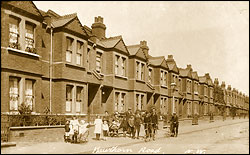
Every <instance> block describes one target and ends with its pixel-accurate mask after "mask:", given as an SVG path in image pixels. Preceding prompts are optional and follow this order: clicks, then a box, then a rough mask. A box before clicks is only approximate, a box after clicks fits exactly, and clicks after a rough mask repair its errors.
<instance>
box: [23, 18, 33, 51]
mask: <svg viewBox="0 0 250 155" xmlns="http://www.w3.org/2000/svg"><path fill="white" fill-rule="evenodd" d="M34 28H35V26H34V24H31V23H29V22H26V23H25V30H26V32H25V51H27V52H32V50H33V48H34V43H35V41H34Z"/></svg>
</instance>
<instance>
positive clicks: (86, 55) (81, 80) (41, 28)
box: [1, 1, 249, 118]
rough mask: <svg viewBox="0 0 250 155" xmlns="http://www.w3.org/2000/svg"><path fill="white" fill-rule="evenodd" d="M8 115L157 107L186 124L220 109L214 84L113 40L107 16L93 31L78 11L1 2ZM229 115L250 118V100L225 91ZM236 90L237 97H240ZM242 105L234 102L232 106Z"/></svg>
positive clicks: (3, 94) (142, 44)
mask: <svg viewBox="0 0 250 155" xmlns="http://www.w3.org/2000/svg"><path fill="white" fill-rule="evenodd" d="M1 3H2V5H1V22H2V24H1V32H2V33H1V82H2V85H1V112H2V113H17V112H18V107H19V106H20V104H21V103H26V104H27V105H29V107H30V109H31V110H32V113H34V114H41V113H44V112H45V111H46V110H49V111H50V112H51V113H54V114H67V115H76V114H77V115H87V114H103V113H104V112H105V111H108V112H110V113H113V112H115V111H118V112H121V113H122V112H125V111H126V110H127V109H128V108H132V110H133V111H135V110H137V109H139V110H149V109H150V108H151V107H153V106H154V107H156V109H157V112H158V113H159V114H161V115H171V114H172V113H173V112H176V113H177V114H178V115H179V116H180V117H182V118H186V117H188V116H192V115H193V114H194V113H198V114H199V115H200V116H203V115H207V114H208V113H209V112H213V111H216V107H215V104H214V99H213V98H214V95H213V94H214V92H213V87H214V85H213V81H212V80H211V78H210V76H209V74H205V76H198V74H197V72H194V71H193V70H192V68H191V65H188V66H187V68H186V69H180V68H178V67H177V65H176V62H175V60H174V59H173V56H172V55H168V58H167V59H165V57H164V56H160V57H154V56H151V55H150V54H149V53H150V49H149V47H148V46H147V42H146V41H140V44H136V45H130V46H127V45H126V44H125V42H124V41H123V39H122V36H115V37H110V38H107V37H106V33H105V30H106V26H105V24H104V22H103V18H102V17H100V16H98V17H95V19H94V23H93V24H92V26H91V28H90V27H88V26H85V25H82V24H81V22H80V20H79V19H78V17H77V14H76V13H73V14H69V15H63V16H61V15H58V14H57V13H55V12H54V11H52V10H48V11H47V12H44V11H42V10H39V9H37V7H36V6H35V5H34V3H33V2H31V1H8V2H7V1H6V2H1ZM221 88H222V90H223V92H224V94H225V98H224V99H225V101H226V105H225V106H226V107H227V112H228V114H229V113H230V108H231V107H235V108H237V109H238V110H237V112H238V113H244V112H248V109H249V108H248V107H249V101H248V100H247V99H248V97H247V96H245V95H244V94H242V93H237V91H236V90H231V88H230V87H228V89H226V88H225V86H223V85H221ZM232 92H233V93H232ZM231 99H234V102H231Z"/></svg>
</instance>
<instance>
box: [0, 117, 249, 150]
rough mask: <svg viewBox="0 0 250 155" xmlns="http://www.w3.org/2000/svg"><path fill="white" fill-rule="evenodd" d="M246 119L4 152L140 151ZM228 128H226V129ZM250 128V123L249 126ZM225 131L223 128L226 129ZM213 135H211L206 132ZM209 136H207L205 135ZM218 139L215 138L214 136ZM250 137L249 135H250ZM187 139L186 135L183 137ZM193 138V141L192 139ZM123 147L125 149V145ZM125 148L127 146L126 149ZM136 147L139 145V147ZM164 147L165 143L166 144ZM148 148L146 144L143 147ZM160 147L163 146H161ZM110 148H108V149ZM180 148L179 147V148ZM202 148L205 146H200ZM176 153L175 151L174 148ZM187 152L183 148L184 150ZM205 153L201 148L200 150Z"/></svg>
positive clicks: (188, 124)
mask: <svg viewBox="0 0 250 155" xmlns="http://www.w3.org/2000/svg"><path fill="white" fill-rule="evenodd" d="M242 123H247V124H248V123H249V119H248V118H247V119H243V118H242V119H238V118H236V119H234V120H232V119H227V120H225V121H222V120H215V122H211V123H209V121H207V120H200V121H199V124H198V125H191V124H192V121H191V120H187V121H181V122H180V125H179V135H178V137H168V136H167V131H166V130H165V129H162V124H161V125H160V126H159V128H160V130H158V132H157V135H156V141H150V142H145V141H144V139H143V136H144V130H143V128H142V129H141V133H140V135H141V137H140V139H131V138H129V137H126V138H125V137H108V139H107V141H104V140H100V141H97V140H94V139H92V138H94V135H93V134H90V136H89V141H88V142H87V143H81V144H71V143H65V142H63V141H62V142H47V143H35V144H27V145H24V144H25V143H24V144H21V145H19V144H17V145H16V147H8V148H6V147H3V148H2V147H1V152H2V153H4V154H16V153H18V154H33V153H34V154H72V153H73V154H79V153H80V154H86V153H88V154H89V153H98V151H99V153H111V152H110V151H118V152H116V153H138V152H130V151H131V147H136V146H137V148H141V146H154V147H156V146H159V145H160V144H164V143H166V142H165V141H166V140H167V142H168V143H169V145H168V146H171V145H172V144H171V141H172V142H176V143H181V142H182V139H181V138H182V137H185V136H186V139H187V143H186V144H190V143H192V142H193V141H192V139H193V138H190V137H188V136H193V137H195V136H197V135H198V134H197V133H202V134H201V135H199V136H198V137H197V138H201V139H197V141H199V143H200V142H201V143H202V136H203V135H206V134H204V133H206V131H208V130H214V129H216V130H217V129H219V128H223V130H222V131H225V130H227V128H225V127H227V126H230V125H234V126H237V125H238V124H242ZM224 128H225V129H224ZM247 128H248V130H249V126H247ZM222 131H221V132H222ZM237 132H238V131H237ZM206 136H209V135H206ZM204 138H205V137H204ZM213 139H214V138H213ZM248 139H249V135H248ZM183 140H184V139H183ZM190 140H191V142H190ZM122 148H123V149H122ZM124 148H125V149H124ZM137 148H135V149H137ZM163 148H164V146H163ZM174 148H175V149H176V146H172V147H171V149H170V150H175V149H174ZM142 149H144V148H142ZM158 149H159V148H158ZM105 151H106V152H105ZM176 151H177V152H178V149H177V150H176ZM200 151H202V150H200ZM139 153H160V152H159V150H158V152H157V148H155V149H152V150H150V149H149V150H148V149H146V148H145V150H142V152H139ZM172 153H175V152H172ZM182 153H183V152H182ZM200 153H201V152H200Z"/></svg>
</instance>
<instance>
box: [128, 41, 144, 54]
mask: <svg viewBox="0 0 250 155" xmlns="http://www.w3.org/2000/svg"><path fill="white" fill-rule="evenodd" d="M140 47H141V46H140V45H139V44H137V45H129V46H127V48H128V52H129V55H136V53H137V52H138V51H139V49H140Z"/></svg>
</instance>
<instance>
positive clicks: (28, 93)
mask: <svg viewBox="0 0 250 155" xmlns="http://www.w3.org/2000/svg"><path fill="white" fill-rule="evenodd" d="M33 85H34V82H33V80H28V79H26V80H25V103H26V104H27V106H29V108H30V110H31V111H32V107H33V98H34V96H33V95H34V91H33Z"/></svg>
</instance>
